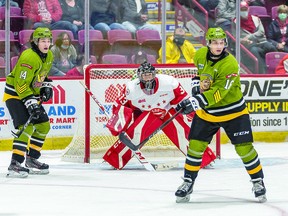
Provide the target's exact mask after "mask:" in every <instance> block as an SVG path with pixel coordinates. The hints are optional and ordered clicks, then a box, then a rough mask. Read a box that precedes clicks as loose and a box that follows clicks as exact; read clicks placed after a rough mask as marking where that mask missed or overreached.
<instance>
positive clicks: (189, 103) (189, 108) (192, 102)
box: [176, 97, 201, 115]
mask: <svg viewBox="0 0 288 216" xmlns="http://www.w3.org/2000/svg"><path fill="white" fill-rule="evenodd" d="M180 109H182V111H181V112H182V113H183V114H185V115H187V114H189V113H191V112H193V111H196V110H198V109H201V107H200V105H199V102H198V100H197V99H196V98H195V97H190V98H188V99H184V100H183V101H181V102H180V103H179V104H178V105H177V107H176V110H177V111H179V110H180Z"/></svg>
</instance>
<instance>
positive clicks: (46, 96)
mask: <svg viewBox="0 0 288 216" xmlns="http://www.w3.org/2000/svg"><path fill="white" fill-rule="evenodd" d="M52 97H53V85H52V80H50V79H48V78H47V77H46V78H45V80H44V82H43V83H42V86H41V87H40V99H41V100H42V101H43V102H47V101H49V100H50V99H51V98H52Z"/></svg>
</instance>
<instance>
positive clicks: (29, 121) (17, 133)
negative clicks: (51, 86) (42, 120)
mask: <svg viewBox="0 0 288 216" xmlns="http://www.w3.org/2000/svg"><path fill="white" fill-rule="evenodd" d="M42 103H43V101H42V100H41V101H40V103H39V107H40V106H41V105H42ZM34 116H35V114H33V115H30V116H29V118H28V120H27V121H26V123H25V124H24V125H23V127H22V128H21V129H20V130H18V131H17V132H14V131H12V130H11V133H12V135H13V136H14V137H15V138H19V137H20V136H21V134H22V133H23V131H24V130H25V129H26V128H27V127H28V125H29V124H30V123H31V121H32V119H33V118H34Z"/></svg>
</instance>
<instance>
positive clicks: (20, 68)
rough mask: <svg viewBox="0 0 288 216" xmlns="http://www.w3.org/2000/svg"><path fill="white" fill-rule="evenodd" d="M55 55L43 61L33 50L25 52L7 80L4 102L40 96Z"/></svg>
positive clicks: (49, 52) (50, 54)
mask: <svg viewBox="0 0 288 216" xmlns="http://www.w3.org/2000/svg"><path fill="white" fill-rule="evenodd" d="M52 63H53V54H52V52H51V51H50V50H49V51H48V53H47V57H46V58H45V59H44V58H43V59H41V58H40V56H39V55H38V54H37V53H36V52H35V51H33V50H32V49H31V48H30V49H27V50H25V51H24V52H23V53H22V54H21V56H20V58H19V60H18V62H17V64H16V65H15V67H14V69H13V70H12V72H11V73H10V74H9V75H8V76H7V78H6V86H5V92H4V98H3V100H4V101H6V100H8V99H10V98H15V99H19V100H22V99H24V98H27V97H29V96H39V93H40V87H41V85H42V83H43V81H44V79H45V78H46V77H47V76H48V73H49V71H50V69H51V67H52Z"/></svg>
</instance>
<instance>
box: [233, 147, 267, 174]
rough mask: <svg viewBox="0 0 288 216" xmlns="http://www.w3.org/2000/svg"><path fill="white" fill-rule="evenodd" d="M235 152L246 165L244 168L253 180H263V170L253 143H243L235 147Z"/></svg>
mask: <svg viewBox="0 0 288 216" xmlns="http://www.w3.org/2000/svg"><path fill="white" fill-rule="evenodd" d="M235 150H236V152H237V154H238V155H239V156H240V158H241V160H242V161H243V163H244V166H245V168H246V170H247V172H248V174H249V175H250V177H251V179H256V178H263V177H264V174H263V170H262V166H261V163H260V160H259V158H258V154H257V152H256V150H255V149H254V147H253V145H252V143H250V142H249V143H241V144H237V145H235Z"/></svg>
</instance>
